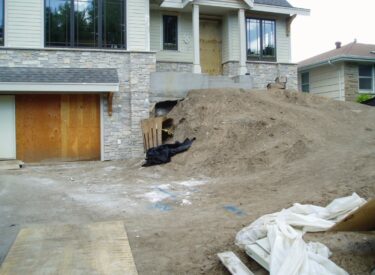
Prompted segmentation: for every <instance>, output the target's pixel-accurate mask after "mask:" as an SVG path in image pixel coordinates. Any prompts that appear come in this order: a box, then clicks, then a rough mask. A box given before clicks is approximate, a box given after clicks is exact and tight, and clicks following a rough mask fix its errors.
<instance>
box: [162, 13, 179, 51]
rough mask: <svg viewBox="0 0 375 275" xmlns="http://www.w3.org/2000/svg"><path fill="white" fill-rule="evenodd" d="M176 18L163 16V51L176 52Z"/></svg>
mask: <svg viewBox="0 0 375 275" xmlns="http://www.w3.org/2000/svg"><path fill="white" fill-rule="evenodd" d="M177 29H178V18H177V16H173V15H164V16H163V50H172V51H177V50H178V42H177V41H178V30H177Z"/></svg>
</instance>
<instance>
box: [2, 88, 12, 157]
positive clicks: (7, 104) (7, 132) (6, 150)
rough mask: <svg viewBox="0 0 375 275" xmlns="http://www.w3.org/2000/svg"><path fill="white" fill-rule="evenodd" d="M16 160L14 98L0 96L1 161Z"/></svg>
mask: <svg viewBox="0 0 375 275" xmlns="http://www.w3.org/2000/svg"><path fill="white" fill-rule="evenodd" d="M15 158H16V111H15V102H14V96H12V95H1V96H0V159H15Z"/></svg>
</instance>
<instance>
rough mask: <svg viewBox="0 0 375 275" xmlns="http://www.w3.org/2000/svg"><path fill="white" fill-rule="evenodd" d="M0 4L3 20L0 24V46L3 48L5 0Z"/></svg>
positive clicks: (0, 0) (1, 0)
mask: <svg viewBox="0 0 375 275" xmlns="http://www.w3.org/2000/svg"><path fill="white" fill-rule="evenodd" d="M0 2H1V3H0V4H1V5H2V10H3V14H2V18H3V21H2V22H0V24H2V25H3V29H2V32H0V46H4V45H5V0H0Z"/></svg>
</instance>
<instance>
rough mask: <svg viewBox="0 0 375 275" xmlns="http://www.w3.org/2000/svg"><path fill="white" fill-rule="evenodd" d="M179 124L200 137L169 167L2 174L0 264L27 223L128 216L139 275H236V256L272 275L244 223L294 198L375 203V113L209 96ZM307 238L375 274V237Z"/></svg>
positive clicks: (37, 168)
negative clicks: (246, 248)
mask: <svg viewBox="0 0 375 275" xmlns="http://www.w3.org/2000/svg"><path fill="white" fill-rule="evenodd" d="M213 99H214V100H213ZM220 104H221V106H220ZM244 104H245V105H244ZM240 110H241V111H240ZM170 116H171V117H172V118H174V120H175V122H176V126H177V128H176V134H175V136H176V139H179V140H181V139H182V138H183V137H190V138H191V137H193V135H194V136H195V137H196V138H197V141H196V142H195V143H194V144H193V147H192V148H191V149H190V150H189V151H188V152H185V153H183V154H181V155H178V156H176V157H175V158H174V159H173V160H172V163H170V164H167V165H161V166H154V167H147V168H143V167H141V164H142V159H137V160H129V161H111V162H79V163H54V164H51V163H50V164H35V165H26V166H25V167H24V168H23V169H20V170H13V171H0V217H1V218H0V262H2V261H3V260H4V258H5V256H6V254H7V252H8V250H9V248H10V246H11V245H12V243H13V241H14V240H15V238H16V235H17V232H18V231H19V229H20V228H22V227H26V226H32V225H39V224H82V223H90V222H96V221H113V220H114V221H116V220H120V221H124V224H125V226H126V230H127V233H128V236H129V240H130V245H131V248H132V251H133V255H134V259H135V263H136V266H137V269H138V272H139V274H228V273H227V271H226V270H225V268H224V267H223V266H222V265H221V264H220V262H219V260H218V258H217V256H216V254H217V253H219V252H223V251H228V250H232V251H234V252H235V253H236V254H237V255H239V256H240V258H241V259H242V260H243V261H244V263H245V264H246V265H247V266H248V267H250V269H251V270H252V271H253V272H255V273H256V274H266V272H265V271H264V270H263V269H262V268H261V267H260V266H259V265H257V264H256V263H255V262H254V261H252V260H250V259H249V258H248V257H247V256H246V255H245V254H244V253H243V252H242V251H241V250H239V249H238V248H237V247H236V246H235V245H234V238H235V235H236V233H237V232H238V231H239V230H241V229H242V228H243V227H244V226H247V225H248V224H249V223H251V222H253V221H254V220H255V219H257V218H259V217H260V216H262V215H265V214H268V213H273V212H277V211H280V210H281V209H283V208H287V207H290V206H291V205H292V204H293V203H295V202H299V203H305V204H307V203H310V204H316V205H322V206H325V205H326V204H328V203H329V202H330V201H332V200H333V199H335V198H337V197H342V196H347V195H351V194H352V193H353V192H356V193H358V194H359V195H360V196H362V197H364V198H365V199H369V198H373V197H375V169H374V167H375V154H374V153H375V108H372V107H367V106H361V105H359V104H356V103H343V102H336V101H332V100H326V99H322V98H317V97H313V96H310V95H297V94H294V93H289V92H279V91H275V92H245V91H238V90H236V91H215V92H207V91H202V92H201V93H191V94H189V96H188V98H187V99H186V100H185V101H183V102H182V103H180V104H179V105H178V106H177V107H176V108H175V109H174V110H173V111H172V113H171V114H170ZM305 239H306V240H313V241H320V242H322V243H324V244H326V245H327V246H328V247H329V248H330V249H331V251H332V253H333V255H332V260H333V261H334V262H335V263H337V264H338V265H339V266H341V267H343V268H344V269H345V270H347V271H348V272H349V273H350V274H369V273H370V272H371V271H372V270H373V269H374V268H375V234H374V233H371V232H365V233H314V234H307V235H306V236H305Z"/></svg>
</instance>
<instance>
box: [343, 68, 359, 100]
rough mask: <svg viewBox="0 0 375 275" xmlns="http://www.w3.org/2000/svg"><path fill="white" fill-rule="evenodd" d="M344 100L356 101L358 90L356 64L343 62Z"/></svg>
mask: <svg viewBox="0 0 375 275" xmlns="http://www.w3.org/2000/svg"><path fill="white" fill-rule="evenodd" d="M344 79H345V101H356V100H357V97H358V91H359V79H358V64H355V63H345V65H344Z"/></svg>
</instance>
